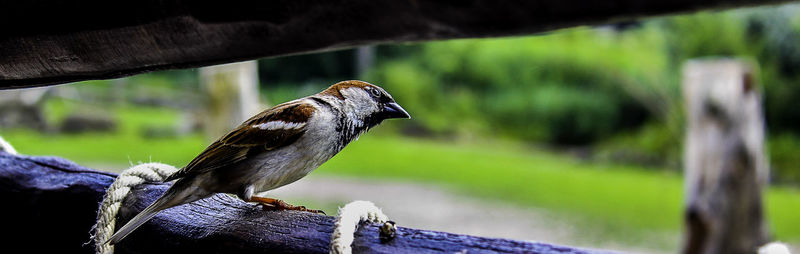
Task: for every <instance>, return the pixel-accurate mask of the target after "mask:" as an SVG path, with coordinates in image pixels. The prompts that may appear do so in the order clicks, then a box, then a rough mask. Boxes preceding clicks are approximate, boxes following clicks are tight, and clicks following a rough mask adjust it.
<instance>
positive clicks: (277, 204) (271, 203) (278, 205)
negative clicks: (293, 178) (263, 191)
mask: <svg viewBox="0 0 800 254" xmlns="http://www.w3.org/2000/svg"><path fill="white" fill-rule="evenodd" d="M247 202H258V203H261V204H262V205H264V209H265V210H294V211H302V212H310V213H321V214H325V212H323V211H322V210H313V209H308V208H306V207H305V206H295V205H291V204H289V203H286V202H285V201H283V200H280V199H274V198H265V197H257V196H252V197H250V200H247Z"/></svg>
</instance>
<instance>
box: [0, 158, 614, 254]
mask: <svg viewBox="0 0 800 254" xmlns="http://www.w3.org/2000/svg"><path fill="white" fill-rule="evenodd" d="M115 176H116V175H115V174H112V173H106V172H101V171H95V170H92V169H88V168H85V167H82V166H80V165H77V164H75V163H72V162H70V161H67V160H64V159H61V158H55V157H29V156H15V155H9V154H7V153H5V152H0V197H3V200H4V201H5V202H6V206H5V208H4V209H0V217H2V218H5V219H6V221H5V222H4V224H3V226H4V230H5V231H6V232H14V233H13V234H9V235H8V236H6V237H5V238H4V241H5V242H6V243H7V244H13V245H14V246H18V247H20V248H23V249H24V250H25V252H27V253H93V251H94V249H93V245H92V244H93V243H91V242H90V241H89V236H90V230H91V227H92V225H94V223H95V217H96V209H97V208H98V206H99V203H100V201H101V199H102V196H103V194H104V192H105V189H106V188H107V187H108V186H109V185H111V183H112V182H113V180H114V177H115ZM168 187H169V184H166V183H153V184H144V185H140V186H139V187H138V188H135V189H134V190H133V192H132V193H131V194H130V195H129V196H128V198H127V199H126V200H125V202H124V204H123V208H121V209H120V214H119V216H118V220H117V223H118V225H121V224H123V223H125V222H127V220H129V219H130V218H132V217H133V216H134V215H136V213H138V212H139V211H140V210H141V209H143V208H144V207H145V206H147V205H148V204H150V203H151V202H153V201H155V199H156V198H158V196H160V195H161V194H162V193H163V192H164V191H165V190H166V188H168ZM334 220H335V218H334V217H331V216H325V215H318V214H310V213H303V212H294V211H280V212H278V211H264V210H262V209H261V208H259V207H258V206H256V205H253V204H248V203H244V202H242V201H240V200H239V199H237V198H234V197H231V196H228V195H224V194H218V195H216V196H213V197H211V198H208V199H204V200H200V201H197V202H194V203H191V204H187V205H182V206H178V207H174V208H170V209H167V210H164V211H162V212H161V213H159V214H158V215H157V216H156V217H155V218H153V219H152V220H151V221H149V222H148V223H145V224H144V225H143V226H142V227H141V228H139V229H137V230H136V231H134V232H133V233H132V234H131V235H129V236H128V237H127V238H125V239H124V240H123V241H122V242H121V243H120V244H118V245H117V246H116V253H198V254H199V253H264V252H268V253H328V246H329V244H330V235H331V233H332V232H333V224H334ZM399 223H400V225H402V222H399ZM378 226H379V225H378V224H362V226H361V227H360V228H359V230H358V231H357V232H356V240H355V242H354V244H353V250H354V252H356V253H358V252H370V253H433V252H435V253H457V252H467V253H521V252H524V253H609V252H606V251H599V250H587V249H580V248H573V247H567V246H559V245H552V244H546V243H534V242H527V241H518V240H510V239H498V238H485V237H475V236H468V235H458V234H451V233H445V232H436V231H428V230H418V229H412V228H404V227H398V231H397V236H396V237H395V238H394V239H393V240H391V241H388V242H386V243H381V240H380V239H379V234H378Z"/></svg>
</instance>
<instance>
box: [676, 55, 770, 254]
mask: <svg viewBox="0 0 800 254" xmlns="http://www.w3.org/2000/svg"><path fill="white" fill-rule="evenodd" d="M683 92H684V93H683V94H684V99H685V100H686V110H687V122H688V129H687V136H686V144H685V151H684V152H685V155H684V163H685V171H686V172H685V184H686V185H685V186H686V210H685V214H684V216H685V222H686V238H685V242H684V246H683V253H755V252H756V250H757V248H758V246H760V245H762V244H764V243H766V241H767V238H768V236H767V229H766V225H765V224H764V220H763V210H762V207H761V203H762V202H761V189H762V187H763V186H764V185H765V184H766V182H767V177H768V173H769V169H768V168H767V165H766V161H765V159H764V152H763V151H764V149H763V143H764V119H763V116H762V109H761V99H760V95H759V93H758V91H757V87H756V86H755V81H754V75H753V69H752V66H750V65H749V64H747V63H746V62H742V61H738V60H730V59H708V60H694V61H690V62H688V63H687V64H686V65H685V66H684V69H683Z"/></svg>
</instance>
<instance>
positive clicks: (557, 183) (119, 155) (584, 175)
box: [0, 103, 800, 250]
mask: <svg viewBox="0 0 800 254" xmlns="http://www.w3.org/2000/svg"><path fill="white" fill-rule="evenodd" d="M66 104H69V103H66ZM54 107H55V108H59V109H52V110H50V111H59V110H60V108H64V107H67V108H68V107H70V106H69V105H56V106H54ZM51 113H52V114H55V115H58V114H61V113H59V112H51ZM114 114H115V115H116V116H117V117H119V118H120V119H122V120H123V121H122V123H121V124H120V126H119V128H118V130H117V131H116V132H114V133H109V134H81V135H48V134H40V133H36V132H32V131H27V130H0V135H2V136H3V137H4V138H6V139H7V140H8V141H9V142H10V143H11V144H12V145H14V146H15V148H16V149H17V150H18V151H19V152H20V153H23V154H30V155H56V156H61V157H65V158H68V159H70V160H74V161H76V162H78V163H81V164H84V165H90V166H93V165H94V166H95V167H98V166H99V167H100V169H104V167H103V166H102V165H110V166H111V167H110V168H114V167H116V168H120V167H125V166H126V165H128V164H129V163H131V162H132V163H137V162H140V161H141V162H149V161H158V162H164V163H168V164H173V165H175V166H178V167H180V166H182V165H184V164H186V163H187V162H188V161H189V160H191V159H192V158H193V157H194V156H195V155H197V153H199V152H200V151H201V150H202V149H203V148H205V145H206V141H204V139H203V138H202V137H201V136H200V135H199V134H195V135H190V136H184V137H180V138H162V139H148V138H144V137H143V136H142V135H141V131H140V129H141V128H142V127H143V126H154V125H161V126H164V125H166V126H169V125H172V124H175V121H176V120H175V119H178V117H177V116H178V113H177V112H175V111H171V110H165V109H155V108H131V107H120V108H117V109H115V110H114ZM387 124H390V123H387ZM378 131H379V132H380V130H378ZM380 134H384V133H370V134H366V135H365V136H364V137H362V138H361V139H360V140H358V141H355V142H353V143H352V144H351V145H349V146H348V147H347V148H346V149H345V150H344V151H343V152H341V153H340V154H339V155H337V156H336V157H335V158H334V159H332V160H331V161H330V162H328V163H326V164H325V165H323V166H322V168H320V169H319V170H317V171H315V174H322V175H326V174H330V175H347V176H357V177H367V178H385V179H398V180H402V181H413V182H427V183H432V184H437V185H442V186H445V187H447V188H450V189H452V190H454V191H456V192H460V193H463V194H466V195H470V196H476V197H480V198H487V199H499V200H505V201H508V202H513V203H516V204H519V205H523V206H531V207H538V208H543V209H545V210H547V211H549V212H551V213H553V214H555V215H558V216H559V217H561V218H564V219H566V220H570V221H572V222H574V223H575V225H576V227H577V228H579V229H580V230H579V231H580V232H581V234H582V235H581V236H582V237H585V238H586V239H585V241H614V242H619V243H622V244H631V245H636V246H649V247H654V248H658V249H667V250H669V249H671V248H675V246H677V245H678V243H677V241H678V238H677V236H678V235H679V233H680V225H681V216H680V214H681V209H682V179H681V177H680V176H679V175H678V174H675V173H668V172H667V171H665V170H660V169H651V168H639V167H631V166H621V165H611V164H596V163H587V162H581V161H578V160H576V159H574V158H573V157H569V156H563V155H558V154H554V153H552V152H548V151H543V150H538V149H534V148H530V147H527V146H524V145H521V144H518V143H513V142H501V141H491V142H487V143H454V142H438V141H430V140H419V139H411V138H405V137H398V136H393V135H385V134H384V135H380ZM398 195H402V193H398ZM797 211H800V191H798V190H797V189H790V188H775V187H773V188H770V189H769V190H768V192H767V215H768V217H767V218H768V219H769V221H770V225H771V230H772V232H774V234H775V236H776V238H777V239H779V240H782V241H790V242H798V241H800V216H798V215H797Z"/></svg>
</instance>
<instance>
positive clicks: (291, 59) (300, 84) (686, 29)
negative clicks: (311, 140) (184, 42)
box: [0, 5, 800, 253]
mask: <svg viewBox="0 0 800 254" xmlns="http://www.w3.org/2000/svg"><path fill="white" fill-rule="evenodd" d="M704 57H737V58H741V59H746V60H747V61H750V62H752V63H754V65H755V66H757V67H758V71H757V75H756V76H757V77H756V80H758V89H759V90H760V91H761V92H762V96H763V99H764V100H763V101H764V109H765V112H764V115H765V118H766V123H767V128H768V135H767V143H766V146H767V150H768V158H769V164H770V168H771V177H770V184H771V186H770V187H769V189H768V190H767V191H766V194H765V202H766V203H765V207H766V212H767V215H766V219H767V220H768V223H769V225H770V229H771V232H772V233H773V237H774V239H776V240H780V241H784V242H788V243H790V244H791V245H793V246H800V216H799V215H798V212H797V211H800V169H798V167H799V166H798V165H800V156H797V155H796V153H797V152H798V151H800V110H797V104H798V102H800V5H783V6H779V7H760V8H748V9H738V10H732V11H724V12H699V13H694V14H690V15H681V16H669V17H661V18H651V19H647V20H643V21H639V22H626V23H618V24H610V25H604V26H598V27H579V28H573V29H565V30H559V31H555V32H551V33H546V34H540V35H535V36H526V37H511V38H499V39H469V40H451V41H440V42H426V43H418V44H391V45H379V46H368V47H361V48H356V49H350V50H341V51H334V52H323V53H316V54H307V55H297V56H286V57H278V58H270V59H263V60H259V61H257V62H255V61H254V62H246V63H238V64H230V65H225V66H217V67H206V68H201V69H187V70H173V71H163V72H154V73H147V74H141V75H136V76H132V77H127V78H121V79H115V80H99V81H87V82H80V83H74V84H67V85H60V86H53V87H46V88H35V89H25V90H8V91H0V128H1V129H0V134H2V136H3V137H4V138H6V139H7V140H8V141H9V142H10V143H11V144H12V145H14V147H15V148H16V150H17V151H19V152H20V153H23V154H28V155H53V156H59V157H64V158H67V159H70V160H73V161H75V162H77V163H79V164H82V165H85V166H88V167H91V168H95V169H99V170H106V171H115V172H119V171H121V170H123V169H126V168H127V167H129V166H131V165H133V164H137V163H140V162H151V161H152V162H163V163H168V164H172V165H175V166H177V167H181V166H184V165H185V164H186V163H188V162H189V161H190V160H191V159H192V158H194V156H196V155H197V154H198V153H199V152H200V151H201V150H203V149H204V148H205V147H206V146H207V145H208V144H209V143H210V142H211V141H213V140H214V139H216V138H218V137H219V136H221V135H222V134H224V133H225V132H227V130H230V129H231V128H233V126H234V125H236V124H238V123H240V122H241V121H242V120H244V119H245V118H246V117H249V116H250V115H252V114H254V113H255V112H258V111H260V110H263V109H265V108H267V107H270V106H273V105H276V104H278V103H282V102H285V101H289V100H292V99H295V98H299V97H303V96H307V95H310V94H314V93H317V92H319V91H321V90H322V89H324V88H326V87H327V86H329V85H331V84H333V83H335V82H338V81H341V80H348V79H361V80H365V81H368V82H371V83H373V84H376V85H379V86H382V87H384V88H385V89H386V90H387V91H388V92H390V93H391V94H392V95H393V96H394V97H395V99H396V100H397V101H398V102H399V103H400V104H401V105H403V107H405V108H406V109H407V110H408V112H409V113H411V115H412V117H413V119H411V120H390V121H386V122H384V123H383V124H382V125H381V126H379V127H378V128H375V129H373V130H372V131H370V133H368V134H366V135H364V136H362V137H361V139H360V140H359V141H356V142H354V143H352V144H351V145H349V146H348V147H347V148H346V149H345V150H344V151H342V152H341V153H340V154H339V155H337V156H336V157H335V158H333V159H332V160H331V161H329V162H328V163H326V164H325V165H323V166H322V167H321V168H320V169H318V170H316V171H315V172H314V173H312V174H311V176H309V177H307V178H305V179H302V180H300V181H298V182H297V183H295V184H292V185H289V186H286V187H284V188H281V189H279V190H276V191H274V192H272V193H269V194H268V195H270V196H275V197H278V198H284V199H287V200H288V201H291V202H293V203H299V204H303V205H306V206H308V207H310V208H315V209H319V208H321V209H323V210H326V211H327V212H328V214H335V211H336V208H337V207H338V206H342V205H344V204H345V203H347V202H349V201H351V200H354V199H367V200H371V201H373V202H375V203H376V204H377V205H378V206H379V207H382V208H383V209H384V211H385V212H386V213H387V214H388V215H389V217H390V218H392V219H393V220H395V221H397V222H398V223H399V225H400V226H407V227H415V228H425V229H432V230H440V231H449V232H455V233H465V234H473V235H483V236H492V237H507V238H514V239H525V240H534V241H541V242H552V243H559V244H567V245H577V246H587V247H593V248H606V249H618V250H627V251H634V252H652V253H662V252H667V253H668V252H676V251H677V250H678V247H679V246H680V244H679V242H680V241H681V232H682V231H681V230H682V229H681V225H682V217H681V216H682V215H681V214H682V209H683V207H682V204H683V183H682V176H681V170H682V161H681V157H682V156H681V155H682V149H683V139H684V132H685V130H684V128H685V127H684V126H685V113H684V103H683V100H682V97H681V90H680V85H681V68H682V66H683V64H684V63H685V62H686V61H687V60H689V59H695V58H704ZM795 251H797V250H796V248H795Z"/></svg>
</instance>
